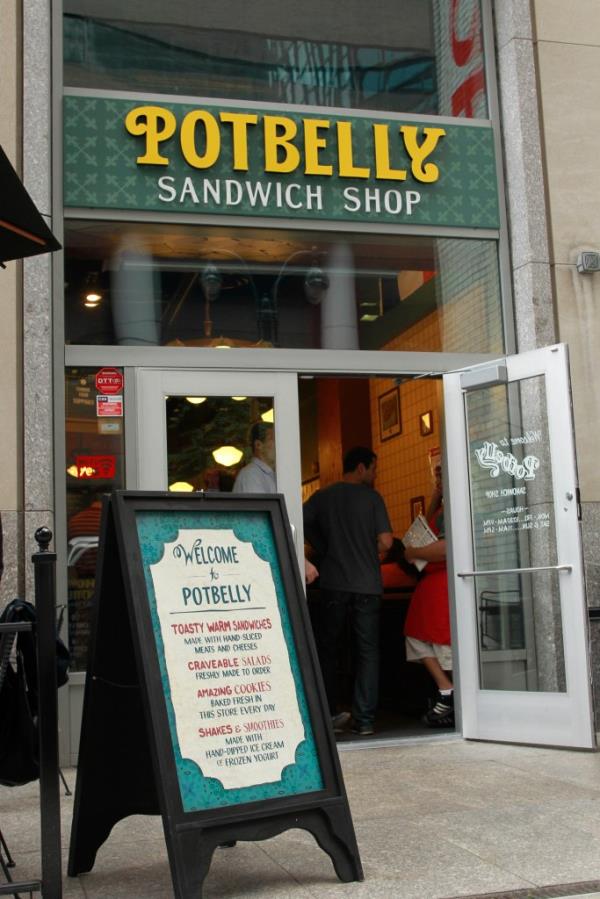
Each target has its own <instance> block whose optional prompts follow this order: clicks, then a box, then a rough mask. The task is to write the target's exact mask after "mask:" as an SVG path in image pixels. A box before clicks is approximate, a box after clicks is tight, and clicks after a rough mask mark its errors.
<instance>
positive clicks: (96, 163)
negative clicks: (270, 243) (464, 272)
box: [64, 95, 499, 230]
mask: <svg viewBox="0 0 600 899" xmlns="http://www.w3.org/2000/svg"><path fill="white" fill-rule="evenodd" d="M64 102H65V107H64V202H65V206H70V207H78V208H91V209H127V210H143V211H155V212H171V213H190V212H192V213H198V214H202V215H206V214H219V215H223V214H225V215H227V214H229V215H238V216H239V215H243V216H269V217H275V218H290V217H294V218H304V219H327V220H331V221H345V222H353V221H354V222H383V223H387V224H403V225H411V226H417V225H430V226H439V227H452V228H476V229H481V228H485V229H494V230H495V229H497V228H498V227H499V216H498V189H497V182H496V165H495V158H494V144H493V133H492V130H491V128H489V127H486V126H483V127H481V126H474V125H468V124H465V125H455V124H451V125H449V124H445V123H444V124H440V123H439V122H436V120H435V119H428V120H426V119H423V120H419V121H415V120H414V119H411V120H410V121H401V120H400V121H399V120H397V119H386V118H385V117H382V116H379V115H378V114H375V113H374V114H369V115H367V116H351V115H348V116H344V115H330V114H328V113H326V112H322V113H320V114H317V113H301V112H298V111H288V110H287V109H284V110H282V109H281V108H270V109H269V108H266V107H261V108H258V107H253V106H245V107H233V106H230V105H228V104H227V103H226V102H223V103H222V104H216V103H215V102H214V101H211V103H210V104H206V103H202V102H201V101H198V103H196V104H190V103H189V102H186V103H173V102H169V103H162V102H160V101H156V100H154V101H151V102H149V101H145V100H143V99H142V100H140V99H121V98H105V97H89V96H82V95H70V96H67V97H66V98H65V101H64Z"/></svg>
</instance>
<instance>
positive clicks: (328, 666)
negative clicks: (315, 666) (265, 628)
mask: <svg viewBox="0 0 600 899" xmlns="http://www.w3.org/2000/svg"><path fill="white" fill-rule="evenodd" d="M376 469H377V456H376V455H375V453H374V452H373V451H372V450H371V449H368V448H366V447H354V449H351V450H350V451H349V452H348V453H346V455H345V457H344V477H343V480H342V481H338V482H337V483H336V484H331V485H330V486H329V487H325V488H324V489H323V490H318V491H317V492H316V493H314V494H313V495H312V496H311V497H310V498H309V499H308V500H307V502H306V503H305V504H304V531H305V536H306V540H307V542H308V543H309V544H310V545H311V546H312V547H313V549H314V550H315V551H316V552H317V554H318V555H319V557H320V564H319V572H320V578H321V580H320V587H321V590H322V591H323V621H322V632H321V633H320V634H319V635H318V636H319V640H318V642H319V646H320V656H321V669H322V671H323V680H324V682H325V691H326V693H327V700H328V702H329V710H330V713H331V716H332V721H333V725H334V730H340V729H341V728H342V727H343V725H344V724H345V723H346V721H347V720H348V717H349V716H348V714H347V713H344V712H338V708H337V680H338V659H339V655H340V651H341V650H342V647H341V645H340V644H341V640H342V637H343V635H344V631H345V626H346V621H347V619H348V618H349V619H350V624H351V627H352V632H353V634H354V642H355V647H356V673H355V678H354V689H353V697H352V719H353V723H352V729H353V730H354V732H355V733H358V734H360V735H361V736H368V735H370V734H372V733H374V721H375V711H376V708H377V698H378V686H379V685H378V680H379V610H380V606H381V594H382V590H383V585H382V581H381V572H380V568H379V553H383V552H387V551H388V550H389V549H390V548H391V546H392V540H393V537H392V528H391V525H390V521H389V518H388V514H387V510H386V508H385V503H384V501H383V498H382V497H381V495H380V494H379V493H377V491H376V490H374V489H373V484H374V481H375V474H376Z"/></svg>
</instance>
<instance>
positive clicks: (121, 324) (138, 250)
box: [65, 221, 503, 353]
mask: <svg viewBox="0 0 600 899" xmlns="http://www.w3.org/2000/svg"><path fill="white" fill-rule="evenodd" d="M65 247H66V252H65V275H66V277H65V281H66V289H65V290H66V293H65V325H66V340H67V343H69V344H112V345H114V344H120V345H147V346H161V345H162V346H165V345H167V346H202V347H216V346H227V347H258V348H268V347H287V348H299V349H330V350H331V349H368V350H411V351H429V352H436V351H440V352H473V353H501V352H502V350H503V331H502V317H501V302H500V284H499V274H498V258H497V243H496V241H493V240H487V241H486V240H464V239H457V238H434V237H412V236H387V235H370V234H369V235H367V234H362V235H355V234H340V233H338V232H328V233H327V232H321V233H318V232H301V231H275V230H268V229H256V228H245V229H241V228H213V227H208V226H207V227H198V226H189V225H164V224H132V223H119V222H81V221H67V222H66V223H65ZM90 297H91V299H90Z"/></svg>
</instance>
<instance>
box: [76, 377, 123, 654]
mask: <svg viewBox="0 0 600 899" xmlns="http://www.w3.org/2000/svg"><path fill="white" fill-rule="evenodd" d="M99 371H100V369H98V368H68V369H67V370H66V372H65V387H66V410H65V411H66V486H67V541H68V542H67V568H68V578H67V593H68V611H69V649H70V652H71V669H72V670H73V671H83V670H85V666H86V661H87V650H88V639H89V634H90V626H91V611H92V597H93V595H94V578H95V572H96V556H97V549H98V538H99V535H100V517H101V511H102V495H103V494H104V493H109V492H110V491H111V490H113V489H116V488H122V487H124V486H125V472H124V458H125V456H124V452H125V443H124V435H123V394H122V392H121V393H120V394H118V393H112V392H111V393H102V392H101V390H99V389H98V387H97V385H96V381H97V378H96V376H97V374H98V372H99ZM110 371H111V373H115V372H116V376H115V377H116V378H117V380H116V381H114V380H113V385H109V388H108V389H109V390H112V389H113V387H117V388H118V377H119V376H120V377H122V370H121V369H111V370H110ZM100 386H102V385H100Z"/></svg>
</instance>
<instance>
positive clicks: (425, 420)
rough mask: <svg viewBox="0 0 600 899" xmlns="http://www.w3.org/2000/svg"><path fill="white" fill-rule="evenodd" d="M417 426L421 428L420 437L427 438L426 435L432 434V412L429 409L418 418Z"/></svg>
mask: <svg viewBox="0 0 600 899" xmlns="http://www.w3.org/2000/svg"><path fill="white" fill-rule="evenodd" d="M419 426H420V428H421V437H427V435H428V434H433V412H432V410H431V409H428V410H427V412H422V413H421V415H420V416H419Z"/></svg>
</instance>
